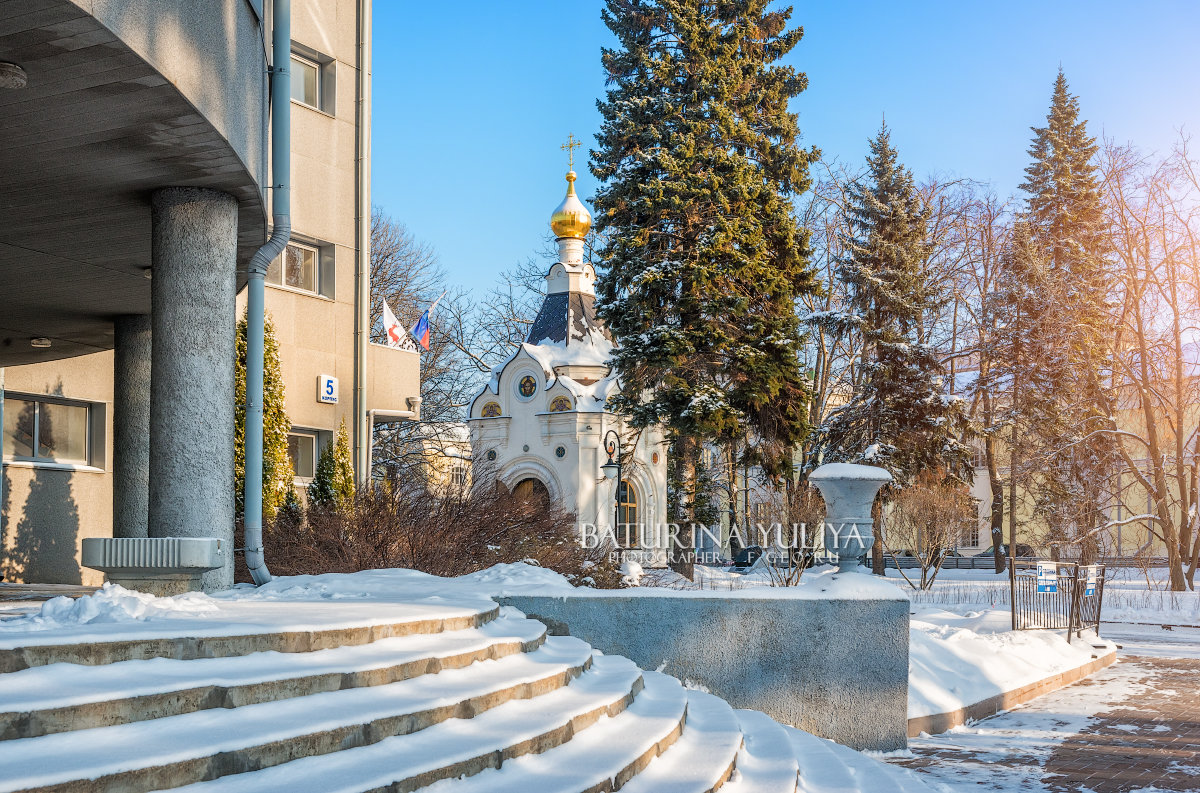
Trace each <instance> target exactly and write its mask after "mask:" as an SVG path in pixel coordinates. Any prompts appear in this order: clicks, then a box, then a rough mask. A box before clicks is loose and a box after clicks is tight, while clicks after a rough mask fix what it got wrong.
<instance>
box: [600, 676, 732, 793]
mask: <svg viewBox="0 0 1200 793" xmlns="http://www.w3.org/2000/svg"><path fill="white" fill-rule="evenodd" d="M687 700H688V712H687V721H686V722H685V723H684V725H683V734H682V735H681V736H679V740H678V741H676V742H675V743H674V744H673V745H672V746H671V747H670V748H668V749H667V751H665V752H663V754H662V755H661V756H659V757H658V759H657V760H655V761H654V762H653V763H651V764H650V765H649V766H647V767H646V769H645V770H643V771H642V772H641V773H640V774H638V775H637V776H635V777H634V778H633V779H631V780H629V784H627V785H626V786H625V787H624V788H622V790H624V791H626V793H711V791H714V790H716V789H717V788H719V787H721V786H722V785H724V784H725V782H726V780H728V779H729V775H730V774H731V773H733V766H734V763H735V762H736V761H737V753H738V750H739V749H741V748H742V730H741V725H739V724H738V720H737V716H736V715H734V712H733V708H731V707H729V703H727V702H726V701H725V700H723V699H719V698H718V697H714V696H713V695H712V694H702V693H700V692H698V691H689V692H688V695H687Z"/></svg>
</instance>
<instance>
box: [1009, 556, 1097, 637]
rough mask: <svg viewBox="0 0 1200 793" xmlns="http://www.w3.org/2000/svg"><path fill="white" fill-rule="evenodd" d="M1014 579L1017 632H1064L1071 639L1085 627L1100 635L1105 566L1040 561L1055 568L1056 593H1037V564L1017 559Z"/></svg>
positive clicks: (1014, 616)
mask: <svg viewBox="0 0 1200 793" xmlns="http://www.w3.org/2000/svg"><path fill="white" fill-rule="evenodd" d="M1012 564H1013V572H1014V575H1013V577H1012V590H1013V591H1012V597H1011V603H1012V614H1013V627H1014V628H1016V629H1017V630H1044V629H1048V630H1065V631H1067V638H1068V640H1069V639H1070V638H1071V636H1072V635H1078V634H1079V633H1080V632H1081V631H1082V630H1083V629H1084V628H1091V629H1092V630H1093V631H1095V632H1096V633H1097V635H1099V633H1100V611H1101V608H1102V607H1103V605H1104V574H1105V566H1104V565H1102V564H1100V565H1091V567H1093V568H1095V570H1094V582H1092V583H1091V584H1089V570H1088V566H1087V565H1081V564H1077V563H1075V562H1041V564H1043V565H1045V564H1050V565H1054V567H1055V570H1054V573H1055V575H1054V577H1053V579H1054V583H1053V591H1038V590H1039V586H1038V573H1037V568H1038V564H1039V562H1037V561H1022V560H1020V559H1018V560H1014V561H1013V562H1012Z"/></svg>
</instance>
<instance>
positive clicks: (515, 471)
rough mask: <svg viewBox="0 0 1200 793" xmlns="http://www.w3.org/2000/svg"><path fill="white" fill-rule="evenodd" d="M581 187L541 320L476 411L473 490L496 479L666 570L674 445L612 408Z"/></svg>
mask: <svg viewBox="0 0 1200 793" xmlns="http://www.w3.org/2000/svg"><path fill="white" fill-rule="evenodd" d="M574 182H575V172H574V171H571V172H569V173H568V174H567V196H566V198H565V199H564V200H563V203H562V204H561V205H560V206H559V208H558V209H557V210H556V211H555V212H554V214H553V216H552V218H551V222H550V227H551V230H552V231H553V232H554V236H555V238H556V239H557V240H558V262H556V263H555V264H553V265H552V266H551V267H550V270H549V272H547V274H546V297H545V300H544V301H543V303H542V308H541V311H540V312H538V315H537V318H536V319H535V320H534V322H533V325H532V326H531V327H530V330H529V336H528V337H527V338H526V340H525V342H524V343H523V344H521V346H520V348H519V349H518V350H517V351H516V352H515V353H514V354H513V355H512V357H510V358H509V359H508V360H507V361H506V362H505V363H503V364H501V365H500V366H498V367H496V368H495V369H493V370H492V376H491V380H490V381H489V382H488V383H487V384H486V385H485V386H484V387H483V388H482V389H481V390H480V392H479V394H478V395H476V397H475V399H474V400H473V401H472V403H471V407H470V413H469V418H468V420H467V423H468V425H469V426H470V431H471V447H472V451H473V454H474V457H475V461H474V467H475V469H476V471H477V475H476V481H479V477H480V475H487V476H494V477H496V479H497V480H498V482H499V483H500V484H502V485H503V486H504V487H506V488H507V489H508V490H509V491H511V492H513V493H514V494H515V495H518V496H520V497H523V498H526V499H529V498H538V497H541V498H546V499H548V500H554V501H558V502H561V503H562V504H563V506H564V507H565V508H566V509H567V510H569V511H571V512H574V513H575V514H576V519H577V520H578V522H579V523H580V524H581V527H584V526H588V527H595V528H596V529H597V534H598V535H600V536H603V535H605V534H606V533H608V532H612V533H613V535H614V536H615V538H616V541H617V545H618V546H619V547H621V548H622V549H624V552H625V555H626V556H627V557H630V558H633V559H635V560H637V561H639V562H642V563H645V564H649V565H653V566H662V565H664V564H666V559H667V557H666V547H667V546H666V542H667V526H666V515H667V461H666V446H665V443H664V439H663V434H662V431H661V430H659V429H657V428H651V429H647V430H644V431H642V432H640V433H635V432H632V431H631V430H630V428H628V427H626V425H625V422H624V420H623V419H622V418H621V417H620V416H619V415H617V414H614V413H611V412H609V411H608V409H607V402H608V399H609V398H610V397H612V396H613V395H615V394H616V393H618V389H619V388H620V384H619V383H618V381H617V376H616V374H615V373H612V372H611V371H610V368H609V365H608V359H609V357H610V355H611V352H612V347H613V344H614V342H613V339H612V335H611V334H610V333H609V331H608V328H607V327H605V325H604V323H603V321H601V320H600V319H599V318H598V317H597V316H596V308H595V302H596V291H595V280H596V271H595V270H594V269H593V268H592V265H591V264H589V263H587V262H585V261H584V258H583V248H584V238H585V237H586V236H587V233H588V230H589V229H590V228H591V222H592V218H591V215H590V214H589V213H588V211H587V209H586V208H585V207H584V205H583V203H582V202H581V201H580V200H579V199H578V197H577V196H576V195H575V184H574ZM618 446H619V447H620V449H621V451H618V449H617V447H618ZM613 458H619V459H613ZM615 462H620V463H621V466H620V467H621V471H620V476H613V477H612V478H608V474H609V473H610V470H606V469H605V468H604V466H605V465H606V463H615ZM612 467H613V466H610V469H611V468H612ZM614 526H615V530H614ZM581 530H582V528H581Z"/></svg>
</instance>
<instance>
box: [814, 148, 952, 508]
mask: <svg viewBox="0 0 1200 793" xmlns="http://www.w3.org/2000/svg"><path fill="white" fill-rule="evenodd" d="M849 196H850V202H849V210H848V212H849V218H848V220H849V222H850V223H849V225H850V228H851V229H852V234H851V235H850V236H847V237H846V238H845V239H844V241H843V243H844V246H845V250H846V254H845V256H844V258H843V259H842V261H841V262H840V264H839V267H838V277H839V278H840V279H841V280H842V281H843V282H844V283H845V285H846V286H847V291H848V293H849V304H848V306H847V311H846V312H842V313H839V314H836V315H830V316H829V317H827V318H825V319H823V320H822V321H823V322H825V323H828V324H830V325H831V326H833V329H834V330H836V331H838V332H841V333H843V334H854V333H856V334H860V335H861V338H862V344H863V352H862V359H861V362H860V365H859V372H858V376H857V378H856V382H855V388H854V393H853V396H852V397H851V399H850V400H849V401H848V402H847V403H846V404H845V405H843V406H842V407H840V408H838V409H836V410H834V411H833V412H832V413H831V414H830V415H829V418H828V419H827V420H826V422H825V424H824V425H823V426H822V427H821V428H820V430H819V433H818V436H817V439H816V445H815V451H816V452H817V454H816V457H817V459H816V461H814V462H815V463H817V464H819V463H828V462H852V463H862V464H865V465H876V466H880V467H882V468H886V469H887V470H888V471H889V472H891V474H892V476H893V477H894V486H895V487H904V486H906V485H908V484H909V483H910V482H912V481H913V479H914V478H915V477H916V476H917V474H918V473H920V472H921V471H923V470H926V469H938V470H941V471H943V472H944V473H945V475H947V476H948V477H950V478H953V479H956V480H959V481H963V482H970V481H971V472H972V469H971V462H970V461H971V454H970V449H969V448H968V447H967V446H966V444H965V443H964V442H963V440H964V436H965V434H966V432H967V421H966V417H965V411H964V406H963V404H962V401H961V400H959V399H957V398H953V397H950V396H949V395H948V389H947V388H946V383H945V373H944V371H943V369H942V366H941V363H940V361H939V359H938V355H937V352H936V351H935V350H934V349H932V348H931V347H929V346H928V345H926V344H924V343H922V341H921V337H920V332H919V330H920V326H921V322H922V318H923V317H924V315H925V314H926V312H927V311H928V310H929V309H931V308H933V307H934V306H935V305H936V301H937V300H938V299H939V294H938V290H937V288H936V286H935V285H933V284H930V283H928V282H927V279H926V277H925V274H924V272H923V268H922V261H923V260H924V259H925V258H926V256H927V254H928V248H929V242H928V240H927V229H926V221H927V219H928V210H927V208H926V207H925V204H924V201H923V200H922V198H921V196H920V194H919V192H918V191H917V188H916V185H915V184H914V182H913V177H912V174H911V173H910V172H909V171H908V169H906V168H905V167H904V166H903V165H901V164H900V162H899V160H898V157H897V153H896V150H895V148H893V147H892V145H891V141H890V136H889V133H888V130H887V127H886V126H884V127H882V128H881V129H880V131H879V134H878V135H877V136H876V137H875V138H874V139H873V140H872V141H871V142H870V154H869V155H868V157H867V174H866V177H865V179H860V180H858V181H856V182H855V183H852V184H851V185H850V190H849Z"/></svg>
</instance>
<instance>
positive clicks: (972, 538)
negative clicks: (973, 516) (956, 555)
mask: <svg viewBox="0 0 1200 793" xmlns="http://www.w3.org/2000/svg"><path fill="white" fill-rule="evenodd" d="M979 524H980V521H978V520H976V521H971V522H970V523H968V524H967V526H966V529H965V530H964V531H963V536H962V544H963V547H964V548H978V547H979V544H980V543H979V535H980V534H981V532H980V525H979ZM988 527H989V529H990V527H991V521H990V518H989V522H988Z"/></svg>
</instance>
